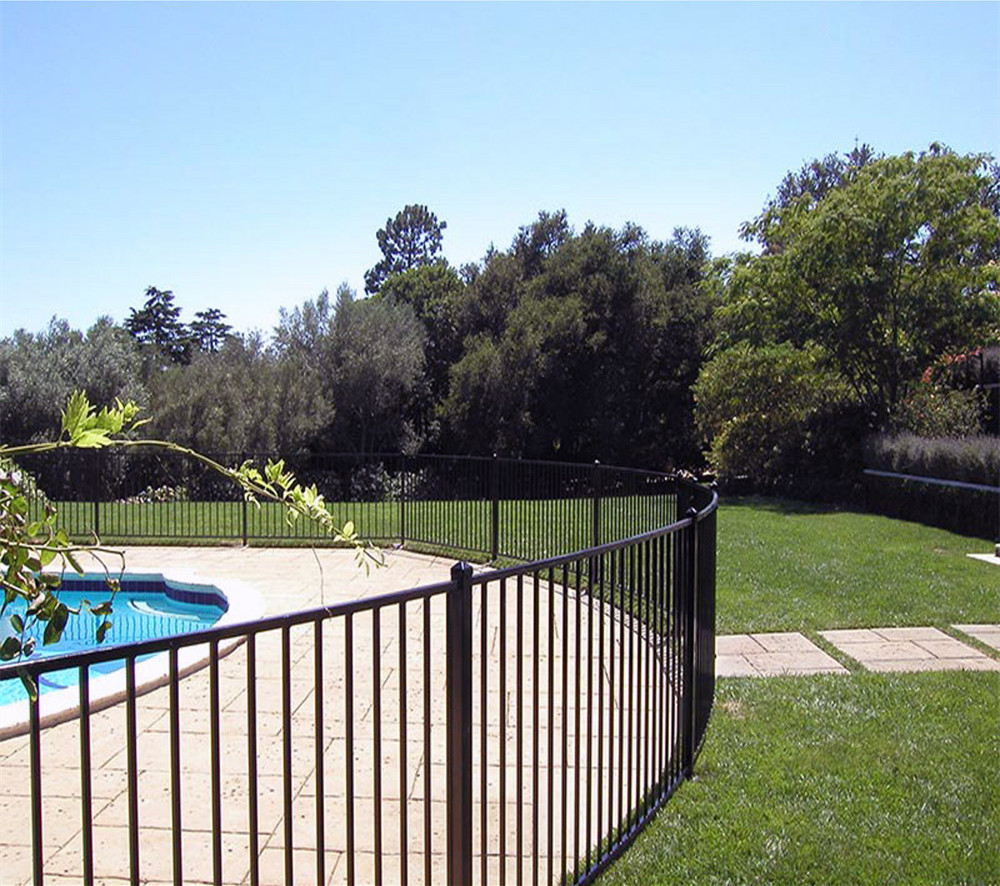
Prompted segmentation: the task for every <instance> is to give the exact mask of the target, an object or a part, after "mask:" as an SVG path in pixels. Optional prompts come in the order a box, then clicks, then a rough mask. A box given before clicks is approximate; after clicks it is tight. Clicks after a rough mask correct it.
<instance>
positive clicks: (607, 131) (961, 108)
mask: <svg viewBox="0 0 1000 886" xmlns="http://www.w3.org/2000/svg"><path fill="white" fill-rule="evenodd" d="M998 119H1000V4H997V3H946V4H938V3H916V4H909V3H876V4H855V3H835V4H829V5H827V4H822V3H808V4H801V5H800V4H790V3H779V4H773V5H771V4H752V3H742V4H736V5H731V4H727V3H701V4H690V5H689V4H683V3H665V4H647V3H644V4H637V5H626V4H614V5H611V4H591V3H588V4H583V5H578V4H570V3H552V4H544V5H526V4H519V3H517V4H515V3H510V4H499V5H494V4H485V3H483V4H481V3H475V4H467V5H466V4H444V5H436V4H409V5H395V4H382V3H379V4H371V5H369V4H343V5H341V4H325V3H306V4H292V3H281V4H267V3H252V4H242V3H220V4H208V3H205V4H202V3H191V4H188V3H182V4H174V3H135V4H133V3H121V4H119V3H114V4H107V5H105V4H91V3H84V4H62V3H38V4H35V3H11V2H4V3H0V334H2V335H7V334H9V333H10V332H11V331H12V330H13V329H16V328H18V327H24V328H27V329H29V330H32V331H35V330H39V329H41V328H43V327H44V326H45V325H46V324H47V322H48V320H49V318H50V317H51V316H52V315H58V316H60V317H65V318H67V319H68V320H69V321H70V322H71V323H72V324H73V325H74V326H77V327H81V328H85V327H87V326H89V325H90V324H91V323H92V322H93V320H94V319H95V318H96V317H97V316H98V315H100V314H110V315H111V316H113V317H114V318H115V319H116V320H119V321H120V320H123V319H124V318H125V317H126V316H127V315H128V309H129V307H132V306H140V305H141V304H142V302H143V291H144V289H145V287H146V286H148V285H154V286H156V287H158V288H160V289H172V290H173V291H174V293H175V294H176V297H177V302H178V303H179V304H180V305H181V306H182V307H183V309H184V314H183V319H185V320H191V319H192V318H193V315H194V312H195V311H197V310H202V309H205V308H207V307H219V308H221V309H222V310H223V311H224V312H225V313H226V314H227V315H228V316H229V318H230V321H231V322H232V323H233V324H234V325H235V326H236V327H237V328H239V329H252V328H259V329H262V330H264V331H270V329H271V328H272V327H273V326H274V324H275V322H276V321H277V317H278V308H279V307H280V306H285V307H288V308H291V307H293V306H295V305H297V304H301V303H302V301H304V300H305V299H307V298H312V297H313V296H315V295H316V294H317V293H318V292H319V291H320V290H321V289H323V288H324V287H328V288H329V289H330V290H331V291H333V289H335V288H336V286H337V285H338V284H339V283H340V282H341V281H347V282H348V283H349V284H350V285H351V286H353V287H355V288H356V289H358V290H359V291H362V290H363V287H364V282H363V273H364V271H365V269H366V268H369V267H371V266H372V265H373V264H375V262H376V261H377V260H378V259H379V257H380V254H379V252H378V247H377V245H376V242H375V231H376V230H377V229H378V228H379V227H381V226H382V225H383V224H384V222H385V220H386V218H387V216H389V215H394V214H395V213H396V211H398V210H399V209H401V208H402V207H403V206H404V205H405V204H406V203H414V202H417V203H426V204H428V205H429V206H430V207H431V209H432V210H433V211H435V212H436V213H437V214H438V217H439V218H441V219H444V220H446V221H447V223H448V229H447V231H446V232H445V240H444V252H445V255H446V257H447V258H448V259H449V260H450V261H451V262H452V263H454V264H461V263H463V262H466V261H474V260H478V259H479V258H481V257H482V255H483V253H484V252H485V251H486V249H487V247H488V246H489V244H490V243H491V242H494V243H496V245H497V246H498V247H500V248H506V247H507V246H508V245H509V243H510V241H511V239H512V237H513V236H514V234H515V232H516V230H517V228H518V226H520V225H522V224H526V223H528V222H530V221H532V220H533V219H534V218H535V216H536V215H537V213H538V211H539V210H542V209H547V210H555V209H559V208H565V209H566V210H567V211H568V213H569V216H570V220H571V222H572V223H573V224H574V225H575V226H576V227H578V228H579V227H582V226H583V224H584V223H585V222H586V221H587V220H588V219H591V220H593V221H595V222H597V223H600V224H607V225H612V226H615V227H618V226H620V225H621V224H622V223H624V222H625V221H634V222H636V223H638V224H640V225H642V226H643V227H644V228H645V229H646V230H647V231H648V232H649V233H650V234H651V235H652V236H653V237H656V238H668V237H669V236H670V234H671V232H672V230H673V228H674V227H675V226H678V225H684V226H689V227H700V228H701V229H702V230H703V231H704V232H705V233H706V234H708V235H709V236H710V237H711V242H712V249H713V252H714V253H715V254H721V253H725V252H729V251H732V250H734V249H737V248H739V247H740V241H739V240H738V228H739V225H740V223H741V222H742V221H744V220H747V219H749V218H751V217H753V216H754V215H755V214H756V213H757V212H758V211H759V210H760V208H761V206H762V205H763V203H764V201H765V199H766V198H767V196H768V195H769V194H770V193H773V191H774V189H775V187H776V186H777V184H778V182H779V181H780V179H781V177H782V176H783V175H784V173H785V172H786V171H788V170H789V169H793V168H798V167H799V166H800V165H801V164H802V163H803V162H805V161H807V160H809V159H811V158H813V157H816V156H822V155H824V154H826V153H829V152H831V151H842V150H847V149H849V148H850V147H852V146H853V145H854V142H855V139H858V140H860V141H862V142H869V143H870V144H872V145H873V146H874V147H875V148H876V149H877V150H879V151H882V152H886V153H897V152H901V151H904V150H920V149H922V148H926V147H927V145H928V144H929V143H930V142H931V141H935V140H937V141H941V142H944V143H945V144H948V145H950V146H951V147H952V148H954V149H956V150H958V151H960V152H962V153H966V152H972V151H977V152H978V151H987V152H989V153H992V154H994V155H996V154H998V153H1000V150H998V143H1000V131H998V130H1000V123H998Z"/></svg>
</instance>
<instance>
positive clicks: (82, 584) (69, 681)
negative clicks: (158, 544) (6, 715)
mask: <svg viewBox="0 0 1000 886" xmlns="http://www.w3.org/2000/svg"><path fill="white" fill-rule="evenodd" d="M110 596H111V592H110V591H109V590H108V586H107V585H106V584H105V582H104V577H103V575H91V574H86V575H82V576H71V577H66V578H64V579H63V582H62V586H61V588H60V590H59V599H60V600H62V601H63V602H64V603H66V605H67V606H69V607H70V608H71V609H76V608H77V607H79V606H80V604H81V602H82V601H83V600H89V601H90V603H91V605H94V606H96V605H97V604H98V603H100V602H102V601H104V600H107V599H108V598H109V597H110ZM17 605H18V604H13V605H12V606H11V607H8V608H7V611H6V612H5V613H4V619H3V620H4V624H5V625H9V615H10V614H11V612H12V611H13V612H17V611H20V612H21V613H22V614H23V612H24V609H25V604H24V603H23V602H21V603H20V604H19V605H20V610H18V609H17V608H16V606H17ZM113 606H114V611H113V612H112V614H111V616H110V620H111V622H112V625H113V626H112V628H111V630H110V631H108V633H107V635H106V636H105V638H104V642H103V643H102V644H100V646H101V648H106V647H108V646H118V645H121V644H123V643H136V642H139V641H141V640H152V639H155V638H157V637H170V636H175V635H177V634H186V633H190V632H191V631H197V630H201V629H203V628H207V627H210V626H211V625H213V624H215V622H217V621H218V620H219V619H220V618H221V617H222V615H223V613H224V612H225V611H226V610H227V608H228V601H227V600H226V597H225V595H224V594H223V593H222V592H221V591H220V590H218V588H215V587H213V586H211V585H194V584H186V583H181V582H176V581H172V580H170V579H165V578H164V577H163V576H162V575H145V574H134V573H133V574H129V573H126V574H125V575H124V576H122V579H121V590H120V591H119V592H118V594H117V596H116V597H115V599H114V604H113ZM99 623H100V619H98V618H97V617H96V616H94V615H91V614H90V612H89V610H87V609H86V608H84V609H83V610H82V611H81V613H80V614H79V615H77V616H70V619H69V621H68V622H67V624H66V628H65V630H64V631H63V635H62V638H61V639H60V640H59V642H58V643H52V644H50V645H48V646H45V645H43V644H42V643H41V633H42V630H44V625H35V626H34V630H32V631H31V632H30V633H33V634H34V635H35V636H37V637H38V645H37V646H36V647H35V651H34V652H33V653H32V656H31V658H32V659H36V658H47V657H49V656H52V655H65V654H67V653H71V652H82V651H85V650H87V649H93V648H97V646H98V643H97V638H96V632H97V626H98V624H99ZM122 667H124V664H123V662H121V661H108V662H101V663H99V664H95V665H91V667H90V676H91V679H92V680H93V679H94V678H95V677H98V676H99V675H101V674H107V673H111V672H112V671H115V670H118V669H119V668H122ZM78 677H79V671H78V669H77V668H67V669H65V670H60V671H51V672H49V673H47V674H43V675H42V677H41V679H40V681H39V692H40V693H47V692H54V691H55V690H57V689H63V688H65V687H67V686H76V685H77V681H78ZM25 698H27V693H26V692H25V690H24V687H23V686H22V685H21V681H20V680H19V679H14V680H4V681H2V682H0V705H4V704H8V703H10V702H14V701H21V700H23V699H25Z"/></svg>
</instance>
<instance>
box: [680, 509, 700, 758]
mask: <svg viewBox="0 0 1000 886" xmlns="http://www.w3.org/2000/svg"><path fill="white" fill-rule="evenodd" d="M689 518H690V520H691V525H690V526H689V527H688V528H687V529H686V530H683V531H684V532H686V533H687V534H688V539H689V540H688V543H687V545H686V546H685V547H686V549H687V557H688V562H687V563H686V564H685V569H684V589H683V593H684V635H685V639H684V684H683V685H684V688H683V692H684V698H683V704H682V710H683V712H684V714H683V716H684V719H683V722H682V723H681V729H682V730H683V731H682V735H683V742H682V744H683V751H682V754H683V757H682V760H681V762H682V768H683V770H684V777H685V778H690V777H691V774H692V770H693V769H694V748H695V741H696V737H695V733H696V731H697V730H696V729H695V722H696V720H695V717H696V711H697V706H696V705H695V697H694V693H695V687H696V686H697V681H696V680H695V673H694V667H695V657H694V647H695V643H696V642H697V633H698V623H697V614H696V610H697V595H698V522H697V521H698V512H697V511H696V510H695V509H694V508H688V509H687V511H685V513H684V519H689Z"/></svg>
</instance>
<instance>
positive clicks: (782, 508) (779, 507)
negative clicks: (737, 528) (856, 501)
mask: <svg viewBox="0 0 1000 886" xmlns="http://www.w3.org/2000/svg"><path fill="white" fill-rule="evenodd" d="M719 506H720V507H723V508H725V507H729V506H736V507H745V508H753V509H754V510H758V511H766V512H768V513H771V514H781V515H785V516H796V515H800V516H810V515H817V514H857V515H858V516H859V517H870V516H873V515H872V514H870V513H868V512H867V511H864V510H862V509H860V508H858V507H854V506H851V505H846V504H826V503H823V502H814V501H798V500H796V499H792V498H769V497H766V496H763V495H727V496H722V497H721V498H720V499H719Z"/></svg>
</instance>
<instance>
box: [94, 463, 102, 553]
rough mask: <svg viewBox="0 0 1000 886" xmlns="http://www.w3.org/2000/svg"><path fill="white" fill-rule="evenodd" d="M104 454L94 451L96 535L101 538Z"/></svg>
mask: <svg viewBox="0 0 1000 886" xmlns="http://www.w3.org/2000/svg"><path fill="white" fill-rule="evenodd" d="M103 459H104V453H103V452H102V451H101V450H100V449H95V450H94V535H95V536H96V537H97V538H100V537H101V462H102V461H103Z"/></svg>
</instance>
